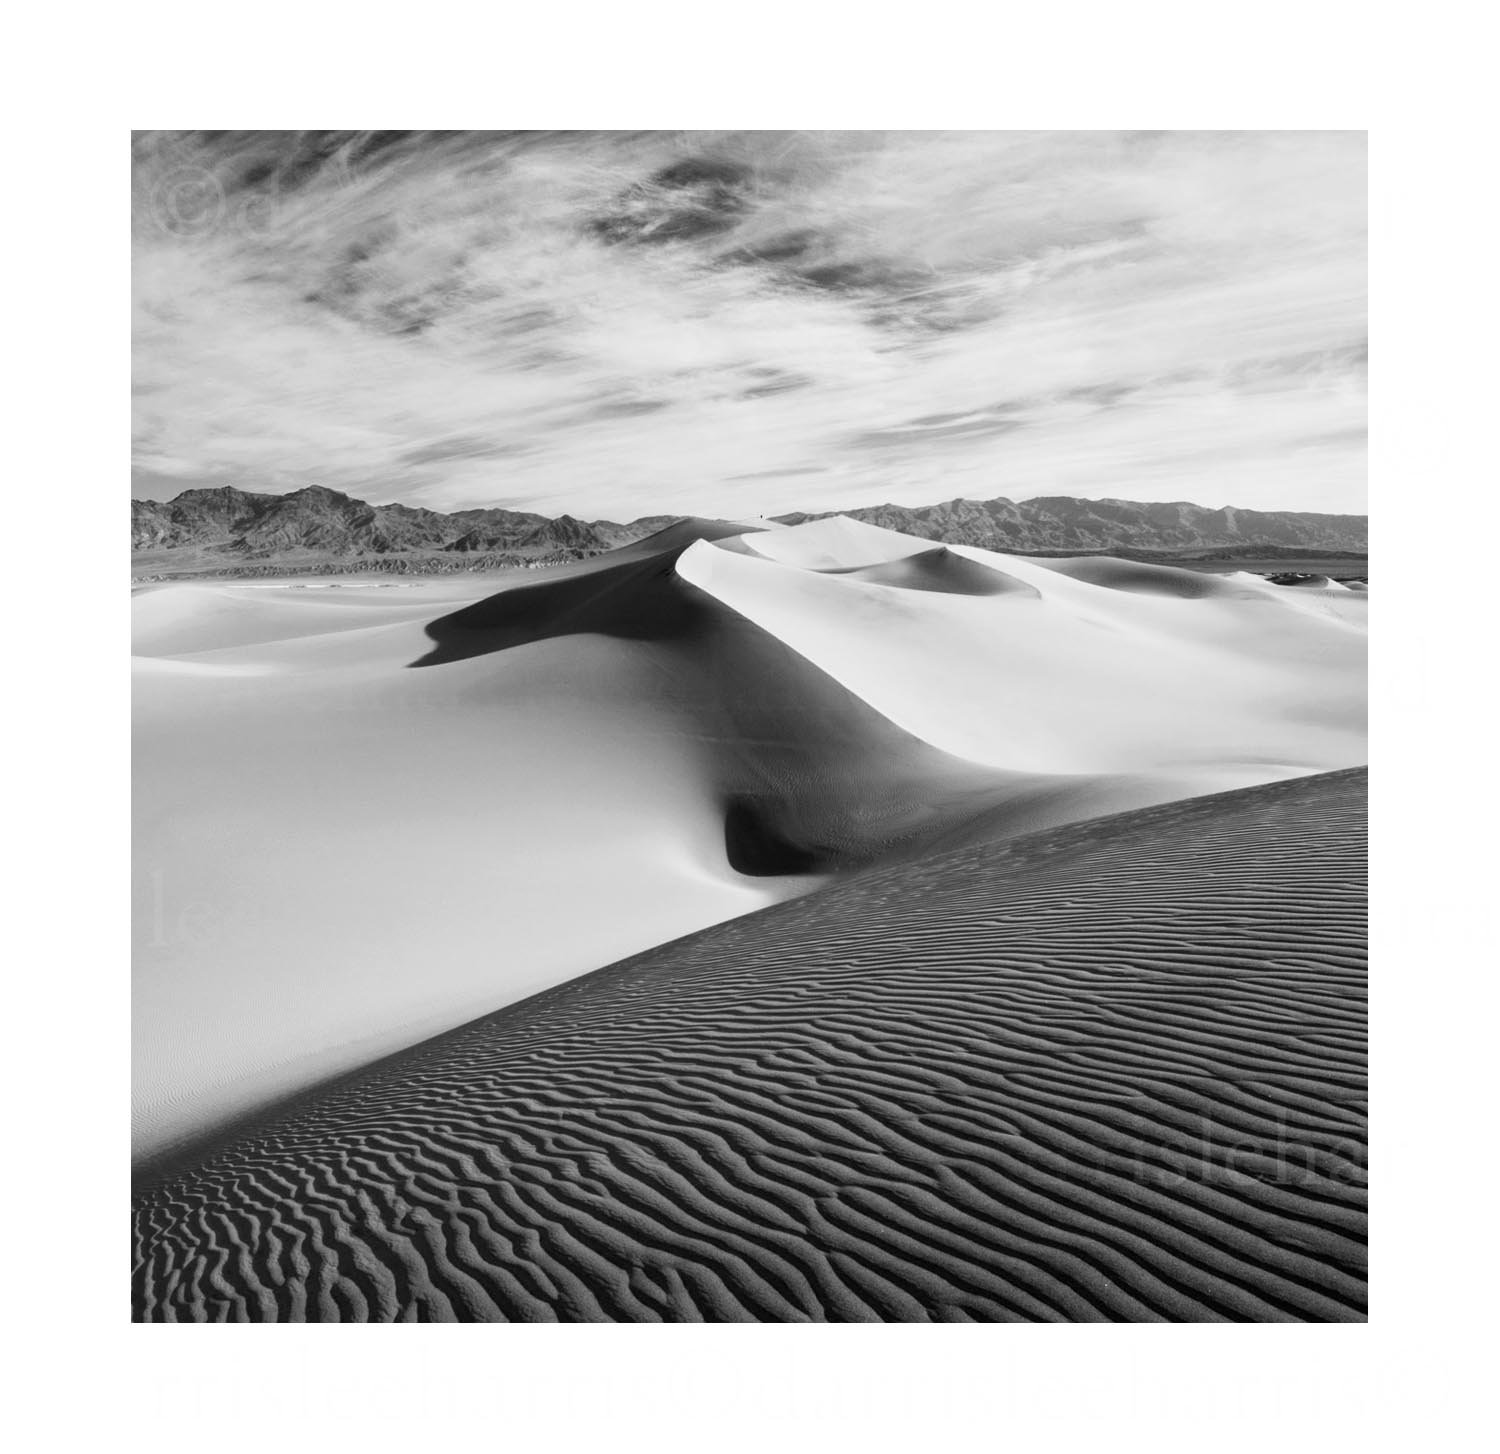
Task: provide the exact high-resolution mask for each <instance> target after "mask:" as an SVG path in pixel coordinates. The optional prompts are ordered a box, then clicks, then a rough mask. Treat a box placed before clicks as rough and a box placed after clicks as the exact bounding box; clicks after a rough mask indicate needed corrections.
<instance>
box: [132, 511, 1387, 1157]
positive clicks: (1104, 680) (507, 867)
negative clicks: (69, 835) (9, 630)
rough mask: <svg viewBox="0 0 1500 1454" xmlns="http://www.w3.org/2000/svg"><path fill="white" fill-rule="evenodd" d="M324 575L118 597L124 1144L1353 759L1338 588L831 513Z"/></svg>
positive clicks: (1355, 647)
mask: <svg viewBox="0 0 1500 1454" xmlns="http://www.w3.org/2000/svg"><path fill="white" fill-rule="evenodd" d="M308 584H311V585H319V584H323V585H328V586H330V587H332V588H329V589H307V588H306V587H305V585H304V586H288V585H286V584H283V583H257V584H254V585H251V584H241V585H233V586H230V585H224V584H171V585H164V586H151V587H144V588H140V589H138V590H137V592H136V594H135V625H136V641H135V652H136V662H135V708H136V728H135V789H136V803H137V813H136V845H135V861H136V870H137V872H136V904H135V924H136V973H135V1003H134V1009H135V1055H136V1072H135V1080H136V1104H135V1114H134V1126H135V1151H136V1155H137V1157H138V1158H140V1159H142V1160H144V1161H148V1162H152V1163H157V1164H160V1163H162V1162H163V1161H164V1160H167V1159H170V1158H172V1157H174V1156H178V1155H181V1154H183V1153H184V1152H185V1151H186V1149H188V1148H189V1147H191V1145H192V1144H194V1143H195V1142H198V1141H200V1140H201V1139H202V1138H204V1137H209V1136H214V1135H218V1134H221V1133H222V1132H223V1131H224V1130H225V1129H226V1127H229V1126H231V1125H232V1124H233V1123H235V1122H236V1120H237V1119H238V1118H241V1117H244V1116H247V1115H255V1114H257V1113H259V1112H260V1111H261V1110H262V1109H263V1108H265V1107H266V1106H268V1105H271V1104H273V1103H275V1102H276V1101H278V1100H279V1099H281V1098H284V1097H287V1096H290V1095H295V1094H299V1093H302V1092H305V1091H307V1090H308V1089H309V1088H311V1087H314V1086H316V1085H317V1084H319V1083H320V1082H322V1081H325V1080H326V1079H327V1078H328V1077H330V1076H336V1075H340V1074H343V1073H345V1072H348V1071H352V1070H355V1069H357V1068H358V1067H360V1066H362V1065H366V1064H368V1063H370V1062H371V1061H372V1060H374V1059H376V1058H378V1057H380V1056H382V1055H385V1054H389V1053H391V1052H393V1051H397V1050H400V1049H402V1048H403V1047H406V1046H409V1045H411V1044H413V1043H414V1042H416V1041H418V1040H421V1039H423V1038H424V1037H427V1036H430V1035H433V1034H436V1033H439V1032H441V1031H444V1030H447V1029H450V1028H452V1027H453V1026H455V1025H459V1024H462V1023H464V1022H465V1021H468V1020H471V1019H473V1018H474V1017H475V1016H478V1015H482V1014H485V1013H488V1012H490V1011H493V1010H496V1009H499V1008H500V1007H502V1006H504V1005H506V1004H510V1003H513V1002H515V1001H517V1000H519V999H522V998H524V997H526V996H528V995H532V994H534V993H536V992H537V991H539V990H543V989H545V988H547V987H548V986H551V985H555V984H558V983H559V982H561V981H564V980H568V979H570V978H573V977H575V976H577V975H580V974H583V973H585V972H587V971H590V970H594V969H597V968H598V967H599V966H601V965H605V964H609V963H611V962H613V961H615V960H619V959H621V958H624V957H626V956H629V955H632V954H635V953H638V952H640V951H643V950H647V949H649V948H650V947H651V946H653V945H658V944H661V943H663V942H666V941H669V940H673V939H676V938H678V937H679V936H681V935H684V934H689V933H692V932H694V931H696V930H700V929H703V928H705V927H707V926H709V925H712V924H716V923H720V922H722V921H724V920H729V919H734V918H736V916H740V915H743V914H746V913H749V912H751V911H754V910H758V909H762V908H766V907H768V906H771V905H775V904H779V903H782V902H783V901H785V900H788V899H792V898H796V897H799V896H801V895H806V894H815V895H817V896H819V897H821V895H822V894H824V893H825V892H827V891H828V886H829V885H831V884H832V885H837V884H839V883H840V882H841V881H842V880H844V879H846V878H850V877H851V876H858V875H862V874H865V873H868V872H871V871H873V870H876V869H882V870H883V869H886V868H894V867H896V866H899V865H903V864H913V863H918V862H921V861H924V860H925V859H926V858H928V857H930V856H931V855H933V854H935V853H941V852H945V851H951V850H953V849H957V848H962V847H966V846H972V845H979V844H988V843H995V842H999V841H1002V840H1006V839H1010V838H1014V837H1016V836H1017V835H1020V834H1025V833H1031V832H1036V831H1040V830H1044V829H1050V828H1055V827H1057V826H1059V825H1062V824H1067V823H1071V822H1077V821H1079V820H1083V819H1091V818H1097V817H1098V816H1099V815H1102V814H1111V813H1118V812H1122V811H1125V810H1128V809H1133V808H1139V807H1144V806H1147V805H1150V804H1155V803H1162V802H1169V801H1173V800H1177V799H1182V798H1188V797H1195V796H1198V795H1202V794H1206V793H1213V792H1217V791H1221V790H1224V789H1230V788H1237V787H1243V786H1249V785H1252V784H1258V783H1267V782H1274V781H1279V780H1283V779H1289V778H1294V777H1298V776H1301V775H1305V774H1309V773H1317V772H1323V771H1328V770H1331V769H1338V768H1343V767H1349V766H1353V765H1356V764H1359V763H1362V762H1363V761H1364V753H1365V747H1364V708H1363V702H1364V685H1363V671H1364V619H1363V618H1364V611H1365V607H1366V598H1365V596H1364V595H1363V594H1362V593H1359V592H1353V591H1348V590H1344V589H1342V588H1340V587H1337V586H1334V585H1332V584H1328V583H1322V584H1319V583H1314V584H1312V585H1304V586H1301V587H1297V588H1291V587H1286V586H1278V585H1274V584H1270V583H1268V582H1266V581H1264V580H1261V579H1259V578H1257V577H1252V576H1245V575H1235V574H1230V575H1225V576H1221V577H1205V576H1202V575H1196V574H1191V573H1188V572H1184V571H1178V570H1173V569H1171V568H1167V567H1156V566H1148V565H1142V564H1139V563H1129V562H1120V561H1108V560H1104V561H1101V560H1099V559H1097V558H1088V559H1082V560H1070V559H1054V560H1045V561H1042V560H1035V559H1026V558H1022V557H1016V556H1006V555H999V554H995V553H993V552H990V551H986V550H981V549H977V548H975V547H972V546H964V545H954V546H948V547H934V546H933V545H932V543H931V542H930V541H927V540H918V539H914V538H912V537H908V536H903V535H900V534H896V533H893V532H891V531H887V530H883V529H879V528H876V527H874V526H871V525H868V524H864V523H860V522H857V521H851V520H842V519H832V520H824V521H818V522H814V523H810V524H805V525H800V526H796V527H785V526H774V525H773V526H771V527H770V528H769V529H759V528H753V527H749V526H747V525H745V524H743V523H741V524H735V523H732V522H712V521H699V522H691V521H689V522H682V523H679V524H675V525H672V526H670V527H669V528H667V529H666V530H663V531H661V532H659V533H657V534H656V535H654V536H653V537H651V538H649V539H645V540H642V541H640V542H637V543H635V544H632V545H630V546H627V547H626V548H624V549H622V550H618V551H614V552H611V553H610V554H607V555H602V556H599V557H597V558H596V559H593V560H588V561H584V562H581V563H578V564H574V565H570V566H565V567H560V568H558V569H555V570H551V571H543V572H517V573H515V574H514V575H513V576H511V577H509V578H500V579H498V580H490V581H476V580H468V581H458V580H455V579H452V578H442V579H431V580H422V581H418V582H412V583H403V584H401V585H399V586H397V585H389V586H384V587H382V586H378V585H375V584H373V583H368V582H366V583H361V584H359V585H356V586H352V587H351V586H348V585H337V583H335V582H321V583H320V582H317V581H312V582H309V583H308ZM497 585H498V586H500V587H501V588H500V589H499V590H496V586H497Z"/></svg>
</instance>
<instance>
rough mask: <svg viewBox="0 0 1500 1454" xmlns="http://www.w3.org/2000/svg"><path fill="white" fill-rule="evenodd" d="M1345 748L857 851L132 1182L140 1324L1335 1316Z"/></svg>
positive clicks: (1359, 1204) (1342, 1173)
mask: <svg viewBox="0 0 1500 1454" xmlns="http://www.w3.org/2000/svg"><path fill="white" fill-rule="evenodd" d="M1363 814H1364V773H1363V772H1362V771H1358V770H1356V771H1345V772H1334V773H1328V774H1321V775H1317V776H1311V777H1303V778H1300V779H1297V780H1295V781H1289V782H1283V783H1276V784H1271V785H1267V786H1261V787H1255V788H1250V789H1245V790H1241V791H1235V792H1230V793H1225V794H1218V795H1212V796H1205V797H1198V798H1193V799H1189V800H1186V801H1181V802H1177V803H1174V804H1170V805H1167V806H1162V807H1155V808H1148V809H1144V810H1139V811H1134V812H1130V813H1125V814H1120V815H1117V816H1114V817H1109V818H1103V819H1096V820H1094V821H1091V822H1088V823H1083V824H1078V825H1075V826H1073V827H1065V828H1059V829H1052V830H1048V831H1045V832H1041V833H1036V834H1030V835H1026V836H1023V837H1020V838H1017V839H1013V840H1011V841H1010V842H1009V843H1002V844H990V845H982V846H975V847H968V848H962V849H958V850H955V851H952V852H948V853H944V854H939V855H936V856H931V857H928V858H926V859H923V860H920V861H911V862H902V863H895V864H891V865H888V866H885V867H875V868H871V869H868V870H866V871H864V872H862V873H859V874H857V875H855V876H853V877H851V878H849V879H848V880H847V881H845V882H842V883H835V884H833V885H832V886H830V887H828V888H825V889H823V890H821V891H820V892H818V893H816V894H813V895H811V896H809V897H805V898H801V899H798V900H795V901H792V902H789V903H783V904H779V905H776V906H774V907H771V908H768V909H765V910H763V911H761V912H759V913H756V914H752V915H750V916H748V917H745V918H741V919H738V920H735V921H733V922H731V923H728V924H724V925H720V926H717V927H714V928H710V929H707V930H704V931H702V932H699V933H696V934H693V935H690V936H689V937H687V938H684V939H681V940H678V941H677V942H675V943H672V944H668V945H665V946H662V947H660V948H657V949H653V950H650V951H648V952H646V953H644V954H641V955H638V956H636V957H634V958H632V959H629V960H626V961H624V962H622V963H620V964H616V965H613V966H611V967H610V968H608V969H604V970H601V971H599V972H598V973H595V974H591V975H588V976H586V977H584V978H582V979H578V980H575V981H573V982H571V983H569V984H566V985H563V986H560V987H558V988H556V989H552V990H549V991H547V992H545V993H543V994H541V995H538V996H536V997H535V998H532V999H530V1000H528V1001H526V1002H524V1003H521V1004H518V1005H514V1006H512V1007H510V1008H508V1009H506V1010H502V1011H500V1012H499V1013H497V1014H495V1015H492V1016H489V1017H487V1018H484V1019H481V1020H478V1021H476V1022H475V1023H473V1024H471V1025H469V1026H467V1027H465V1028H463V1029H461V1030H458V1031H455V1032H453V1033H450V1034H448V1035H445V1036H443V1037H440V1038H438V1039H436V1040H433V1041H431V1042H428V1043H426V1044H424V1045H421V1046H418V1047H416V1048H414V1049H412V1050H410V1051H407V1052H405V1053H403V1054H401V1055H399V1056H396V1057H394V1058H391V1059H389V1060H387V1061H385V1062H383V1063H381V1064H379V1065H377V1066H375V1067H373V1068H372V1069H370V1070H369V1071H367V1072H364V1073H361V1074H359V1075H356V1076H354V1077H352V1078H350V1079H349V1080H347V1081H346V1082H344V1083H343V1084H341V1085H340V1086H338V1087H336V1088H334V1089H332V1090H330V1091H327V1092H325V1093H323V1094H320V1095H316V1096H312V1097H310V1098H307V1099H306V1100H304V1101H302V1102H300V1103H297V1104H294V1105H292V1106H291V1107H289V1108H288V1109H287V1110H286V1111H285V1113H284V1114H282V1115H281V1116H280V1117H278V1118H276V1119H271V1120H267V1121H265V1122H264V1123H263V1124H261V1125H260V1126H259V1127H258V1128H256V1129H254V1130H250V1131H247V1132H245V1133H244V1134H242V1135H241V1136H239V1137H238V1138H237V1139H234V1140H233V1141H231V1142H229V1143H227V1144H225V1145H223V1146H222V1147H221V1148H220V1149H218V1150H217V1151H216V1152H214V1153H212V1154H209V1155H206V1156H204V1157H203V1158H201V1159H199V1160H196V1161H194V1162H192V1163H189V1164H186V1165H183V1166H180V1167H179V1168H177V1170H176V1171H175V1172H173V1173H172V1174H171V1175H169V1176H166V1177H165V1178H163V1179H160V1180H158V1181H156V1182H155V1183H153V1184H151V1185H149V1186H147V1187H146V1188H145V1189H143V1190H142V1192H141V1193H140V1195H139V1198H138V1203H137V1211H136V1239H137V1269H136V1277H135V1291H134V1306H135V1316H136V1318H137V1319H140V1320H182V1319H200V1320H215V1321H228V1320H271V1319H279V1320H296V1319H341V1320H359V1319H369V1320H381V1321H384V1320H408V1321H410V1320H440V1319H459V1320H470V1319H486V1320H527V1321H673V1322H676V1321H816V1322H824V1321H863V1322H871V1321H1013V1320H1015V1321H1112V1320H1130V1321H1136V1320H1138V1321H1153V1320H1172V1321H1184V1320H1186V1321H1219V1320H1229V1321H1346V1320H1358V1319H1360V1318H1362V1317H1363V1316H1364V1310H1365V1292H1364V1271H1363V1269H1364V1237H1363V1212H1364V1189H1363V1119H1362V1098H1363V1094H1364V1061H1363V1027H1364V1020H1363V989H1364V977H1363V943H1364V939H1363V911H1364V899H1363V893H1362V883H1361V880H1362V875H1363Z"/></svg>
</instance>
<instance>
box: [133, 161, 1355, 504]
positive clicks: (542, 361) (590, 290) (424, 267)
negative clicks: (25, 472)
mask: <svg viewBox="0 0 1500 1454" xmlns="http://www.w3.org/2000/svg"><path fill="white" fill-rule="evenodd" d="M134 177H135V218H134V221H135V302H136V367H135V381H136V391H137V396H138V397H137V414H136V466H137V489H138V492H139V493H143V494H153V495H158V496H163V495H171V494H175V493H176V492H177V490H179V489H181V488H184V487H186V486H188V485H192V484H221V483H236V484H239V485H241V486H243V487H245V488H249V489H261V490H273V491H278V490H290V489H295V488H300V487H302V486H304V485H307V484H310V483H318V484H325V485H329V486H331V487H333V488H336V489H343V490H346V491H348V492H350V493H354V494H357V495H360V496H361V497H363V498H368V499H371V500H375V501H386V500H393V499H400V500H404V501H407V502H410V503H418V504H425V505H430V506H434V507H437V508H450V509H451V508H462V507H465V506H472V505H490V504H510V505H514V506H518V507H524V508H533V509H539V510H544V511H547V512H548V513H553V514H556V513H559V512H562V511H567V512H569V513H572V514H575V515H581V516H584V517H591V518H599V517H604V518H621V517H624V518H634V517H636V516H639V515H644V514H650V513H658V512H662V513H665V512H677V511H681V512H684V513H700V514H717V515H726V516H733V517H735V518H745V517H753V516H755V515H758V514H761V513H766V514H769V513H774V512H778V511H784V510H790V509H795V508H801V509H832V508H839V507H842V506H849V505H858V504H869V503H876V502H878V501H881V500H885V499H891V500H895V501H898V502H901V503H908V504H920V503H926V502H930V501H933V500H936V499H945V498H952V497H953V496H956V495H968V496H971V497H980V498H988V497H993V496H995V495H1000V494H1005V495H1009V496H1011V497H1015V498H1026V497H1028V496H1032V495H1038V494H1078V495H1085V496H1101V495H1109V496H1117V497H1121V498H1127V499H1184V498H1185V499H1192V500H1195V501H1197V502H1199V503H1203V504H1208V505H1222V504H1234V505H1240V506H1247V507H1259V508H1283V509H1313V510H1350V511H1359V510H1362V509H1363V483H1362V470H1363V431H1364V399H1363V387H1362V386H1363V376H1364V369H1365V352H1364V251H1363V250H1364V142H1363V137H1362V136H1361V135H1360V134H1357V133H1320V134H1302V133H1284V132H1276V133H1269V132H1268V133H1247V134H1238V133H1207V134H1200V133H1144V134H1141V133H1092V132H1089V133H998V132H923V133H879V132H856V133H831V132H815V133H779V132H752V133H660V132H658V133H585V132H573V133H529V134H528V133H483V134H460V133H144V134H141V135H139V136H138V137H137V138H136V142H135V149H134Z"/></svg>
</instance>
